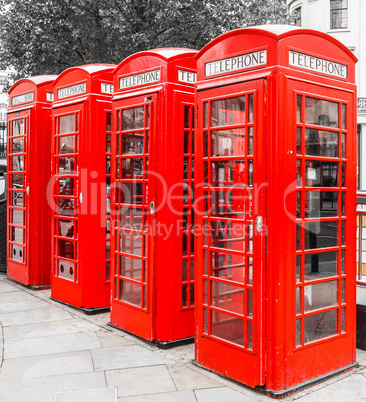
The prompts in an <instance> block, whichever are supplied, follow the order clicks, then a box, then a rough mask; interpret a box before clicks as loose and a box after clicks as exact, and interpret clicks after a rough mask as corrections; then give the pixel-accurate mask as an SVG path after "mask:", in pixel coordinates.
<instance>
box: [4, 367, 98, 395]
mask: <svg viewBox="0 0 366 402" xmlns="http://www.w3.org/2000/svg"><path fill="white" fill-rule="evenodd" d="M100 388H105V379H104V374H103V373H86V374H84V373H83V374H70V375H61V376H53V377H42V378H30V379H25V380H18V381H4V382H0V402H53V401H54V397H55V395H56V394H57V393H58V392H65V391H77V390H83V389H84V390H85V389H100ZM100 402H102V401H100Z"/></svg>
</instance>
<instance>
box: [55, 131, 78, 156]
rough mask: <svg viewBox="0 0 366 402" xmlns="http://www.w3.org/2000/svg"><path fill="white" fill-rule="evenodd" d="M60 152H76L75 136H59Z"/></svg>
mask: <svg viewBox="0 0 366 402" xmlns="http://www.w3.org/2000/svg"><path fill="white" fill-rule="evenodd" d="M58 146H59V154H73V153H74V152H75V136H74V135H68V136H66V137H58Z"/></svg>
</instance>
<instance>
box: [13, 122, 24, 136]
mask: <svg viewBox="0 0 366 402" xmlns="http://www.w3.org/2000/svg"><path fill="white" fill-rule="evenodd" d="M17 135H24V119H19V120H13V136H17Z"/></svg>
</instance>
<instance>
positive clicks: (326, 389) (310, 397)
mask: <svg viewBox="0 0 366 402" xmlns="http://www.w3.org/2000/svg"><path fill="white" fill-rule="evenodd" d="M323 385H324V386H323V387H322V388H320V389H319V388H318V389H316V391H315V392H310V393H309V394H307V395H305V396H303V397H302V398H299V399H297V400H298V401H299V402H314V401H332V402H344V401H352V402H365V401H366V377H364V376H363V375H362V374H361V373H358V374H353V375H350V376H348V377H346V378H343V379H341V380H339V381H336V382H333V383H332V384H329V385H328V384H327V383H326V382H325V383H323Z"/></svg>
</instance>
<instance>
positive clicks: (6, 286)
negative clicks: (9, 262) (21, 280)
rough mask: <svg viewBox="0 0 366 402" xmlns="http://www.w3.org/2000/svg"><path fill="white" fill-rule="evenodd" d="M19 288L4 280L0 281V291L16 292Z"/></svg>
mask: <svg viewBox="0 0 366 402" xmlns="http://www.w3.org/2000/svg"><path fill="white" fill-rule="evenodd" d="M18 290H19V289H18V288H17V287H15V286H13V285H11V284H10V283H7V282H4V281H0V293H3V292H16V291H18Z"/></svg>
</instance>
